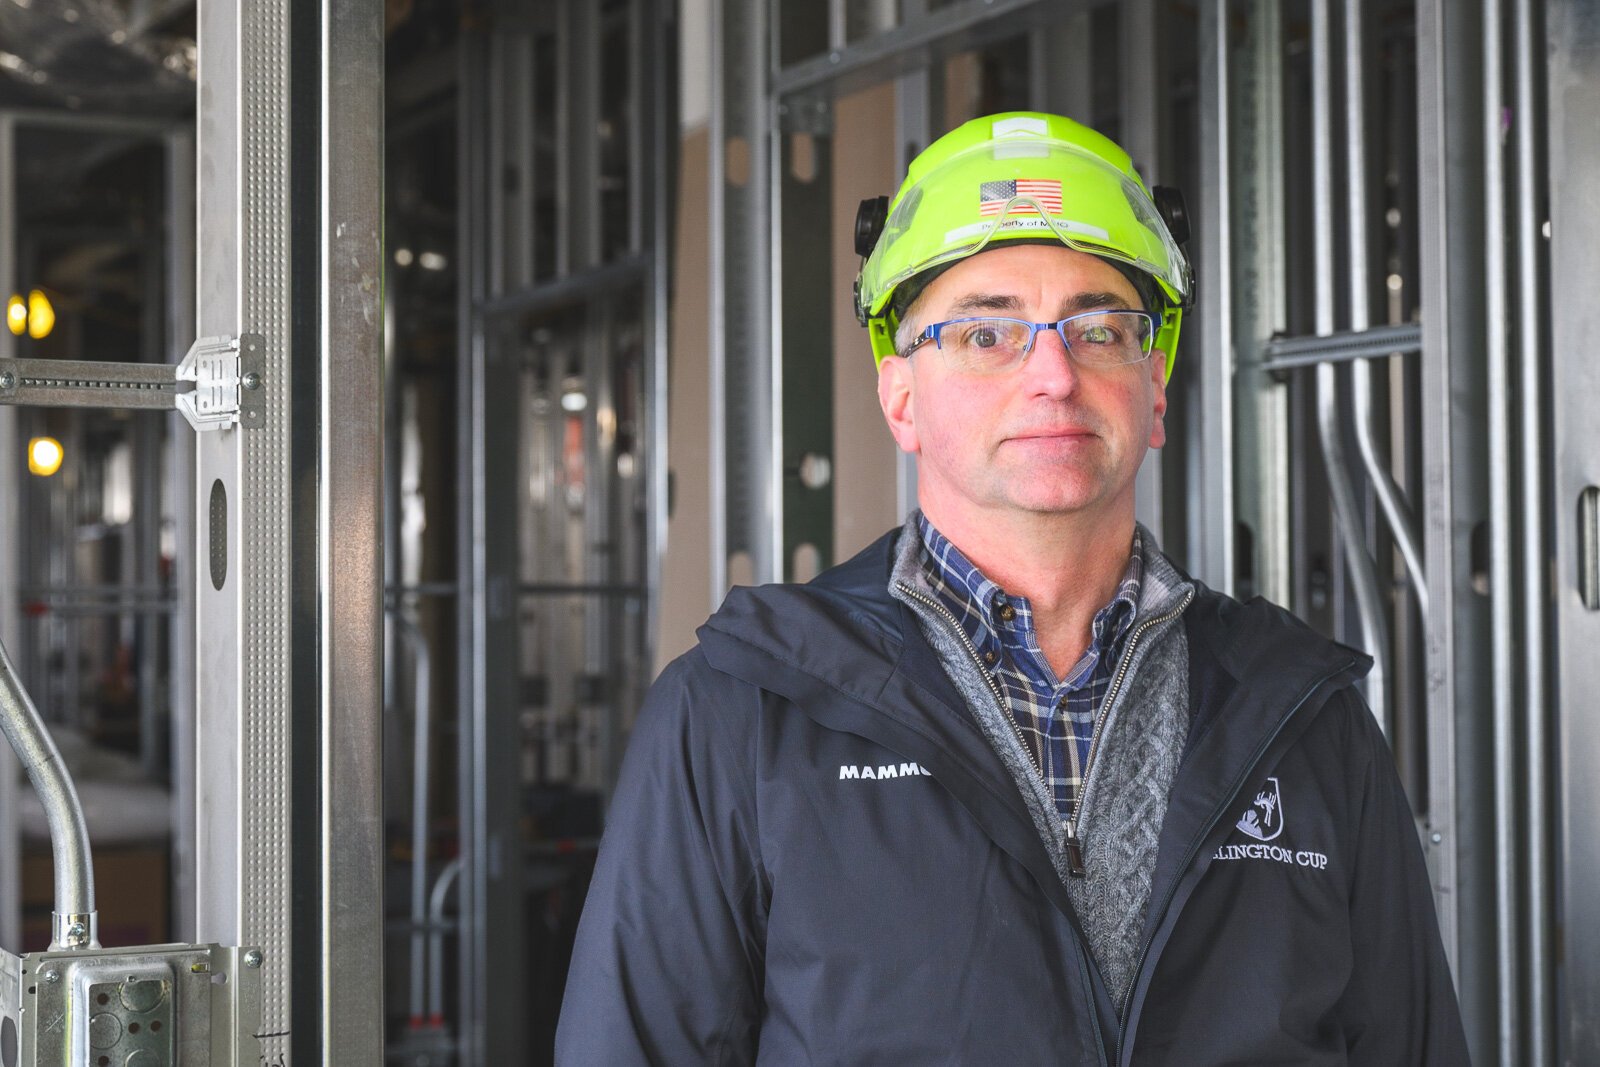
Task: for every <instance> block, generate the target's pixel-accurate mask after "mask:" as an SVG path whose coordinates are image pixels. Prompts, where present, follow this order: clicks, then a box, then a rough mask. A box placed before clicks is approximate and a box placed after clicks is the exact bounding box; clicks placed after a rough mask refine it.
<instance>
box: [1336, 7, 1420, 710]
mask: <svg viewBox="0 0 1600 1067" xmlns="http://www.w3.org/2000/svg"><path fill="white" fill-rule="evenodd" d="M1344 110H1345V128H1346V130H1348V131H1349V136H1348V137H1346V138H1345V195H1346V197H1347V198H1348V207H1347V209H1346V212H1345V216H1346V219H1345V221H1346V223H1347V224H1348V225H1347V228H1346V241H1347V248H1348V250H1349V264H1348V269H1349V277H1350V283H1349V285H1350V321H1349V323H1348V325H1349V328H1350V329H1351V330H1365V329H1367V328H1368V327H1369V326H1371V325H1372V310H1371V290H1372V276H1371V266H1370V261H1369V258H1368V252H1367V245H1368V242H1367V231H1368V227H1369V225H1370V224H1371V221H1370V220H1371V203H1370V201H1369V199H1368V195H1367V139H1366V130H1367V122H1366V115H1367V107H1366V51H1365V31H1364V29H1363V27H1362V21H1361V4H1360V2H1359V0H1345V5H1344ZM1350 391H1351V395H1352V397H1353V400H1354V408H1355V411H1354V420H1353V421H1354V423H1355V431H1356V446H1357V450H1358V451H1359V452H1360V455H1361V459H1362V462H1363V463H1364V465H1365V466H1366V470H1367V478H1368V482H1369V483H1370V485H1371V486H1372V490H1373V495H1374V496H1375V497H1376V498H1377V501H1378V504H1379V506H1380V507H1381V508H1382V510H1383V513H1384V516H1385V517H1386V518H1387V519H1388V521H1389V529H1390V532H1391V533H1392V535H1393V537H1394V540H1395V542H1396V544H1397V545H1398V547H1399V548H1400V553H1401V555H1402V556H1403V557H1404V558H1405V563H1406V573H1407V576H1408V578H1409V579H1410V581H1411V582H1412V583H1413V584H1414V585H1415V586H1416V590H1417V606H1418V608H1419V609H1420V611H1421V613H1422V619H1423V623H1424V625H1426V623H1427V618H1428V589H1427V583H1426V582H1425V581H1424V580H1423V571H1422V553H1421V550H1420V547H1419V544H1418V538H1417V534H1416V528H1415V524H1414V523H1413V521H1412V519H1411V513H1410V509H1409V508H1408V507H1407V506H1406V503H1405V500H1404V499H1403V498H1402V497H1401V494H1400V489H1399V487H1398V486H1396V485H1395V483H1394V478H1393V476H1392V475H1391V474H1390V473H1389V467H1388V464H1387V463H1385V462H1383V460H1382V459H1381V458H1380V457H1379V455H1378V447H1377V442H1376V440H1375V433H1374V431H1373V425H1372V418H1373V416H1372V404H1373V395H1372V366H1371V364H1370V363H1369V362H1368V361H1367V360H1364V359H1360V360H1356V361H1355V362H1354V363H1352V364H1351V365H1350ZM1397 696H1398V694H1397ZM1396 703H1397V704H1400V705H1401V706H1403V704H1404V702H1403V701H1400V700H1397V701H1396ZM1401 736H1402V737H1404V736H1406V734H1405V732H1404V731H1402V735H1401Z"/></svg>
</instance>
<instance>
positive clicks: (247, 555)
mask: <svg viewBox="0 0 1600 1067" xmlns="http://www.w3.org/2000/svg"><path fill="white" fill-rule="evenodd" d="M198 20H199V97H198V99H199V116H198V118H199V138H198V142H197V143H198V144H199V145H200V146H201V147H200V153H201V154H200V161H199V168H200V172H201V174H202V175H203V176H204V177H203V180H202V181H201V182H200V183H199V188H198V197H197V207H198V217H199V223H198V227H197V232H198V235H199V247H198V263H197V268H198V269H197V272H196V273H197V277H198V279H199V289H198V292H197V309H198V310H197V316H196V317H197V320H198V322H197V329H196V335H197V336H202V337H216V336H234V335H237V334H238V333H240V332H242V330H243V329H244V328H248V329H249V330H250V331H251V332H254V333H259V334H262V335H263V336H264V337H265V338H266V349H267V350H266V373H265V379H266V381H267V383H268V388H267V389H266V393H267V396H266V410H265V416H264V418H263V420H262V426H261V427H260V428H259V429H256V430H252V431H250V432H249V433H245V432H243V431H240V430H229V431H222V432H220V433H211V434H205V435H202V439H201V440H200V441H199V442H198V447H197V469H198V474H199V478H198V486H197V488H198V490H199V493H200V498H199V499H200V506H199V509H198V510H199V513H200V524H201V527H200V530H199V532H198V543H199V544H202V545H209V544H212V543H213V542H215V543H216V544H217V545H219V546H221V548H220V551H221V552H223V553H225V558H226V559H227V561H228V567H227V570H226V574H225V577H223V575H222V574H220V573H219V574H216V575H214V576H213V575H208V574H206V573H205V571H206V569H207V568H204V565H202V577H201V579H200V581H199V582H198V583H197V585H198V589H199V593H198V598H197V604H196V616H195V619H196V629H197V640H196V648H197V660H196V664H195V666H196V670H197V685H196V701H197V704H198V706H199V707H201V708H203V709H205V714H204V715H203V717H202V718H201V720H200V722H199V723H198V729H197V731H196V740H195V750H196V751H195V763H196V768H197V773H196V806H197V810H198V811H199V812H201V813H202V816H203V817H202V820H201V828H200V834H199V839H198V844H197V850H196V851H197V867H198V869H199V870H201V871H204V872H205V876H204V877H203V878H201V879H200V880H199V884H198V886H197V901H196V906H197V911H196V931H197V934H198V936H199V938H200V939H201V940H203V941H214V942H217V943H219V944H224V945H242V944H249V945H259V946H260V947H261V948H262V950H263V952H264V954H265V964H264V966H263V968H262V976H261V977H262V1005H261V1009H262V1016H261V1019H262V1027H263V1030H262V1032H263V1033H264V1034H269V1035H272V1036H269V1037H266V1038H264V1039H263V1041H262V1056H263V1057H264V1058H265V1059H267V1060H268V1061H269V1062H271V1061H273V1060H274V1059H277V1060H283V1061H285V1062H287V1059H288V1056H289V1053H290V1031H291V1022H290V993H291V984H292V982H291V976H292V975H294V974H296V973H297V972H296V969H295V966H294V960H293V959H292V958H291V954H290V937H291V915H292V911H293V907H292V880H291V869H290V860H289V857H290V856H291V855H292V854H293V845H294V842H293V839H292V833H291V830H290V823H291V812H290V781H291V780H292V774H293V770H294V768H292V766H291V762H290V759H291V755H290V754H291V731H292V728H291V720H292V710H293V709H292V702H291V699H290V687H289V686H288V685H286V684H285V680H286V678H287V676H288V674H289V671H290V669H291V660H290V644H291V635H290V631H291V628H292V626H291V608H290V598H289V597H288V596H286V595H285V591H286V590H288V589H289V588H290V570H291V557H292V545H291V539H290V511H291V505H292V503H293V498H292V489H291V485H290V462H289V461H290V405H289V390H290V388H291V387H292V382H291V380H290V353H289V335H290V329H291V312H290V247H289V221H290V219H289V201H290V196H289V169H290V167H289V149H288V144H289V96H290V91H289V73H288V72H289V47H288V46H289V25H288V23H289V0H265V2H262V3H256V4H248V5H246V4H237V3H236V4H229V3H219V4H202V5H200V8H199V12H198ZM247 102H248V103H247ZM213 486H217V487H220V488H219V489H218V490H217V493H216V494H215V497H216V498H218V499H225V501H226V506H225V507H223V508H221V509H218V510H216V511H215V513H214V514H215V516H216V519H217V520H220V521H219V524H218V525H217V526H216V527H215V528H213V527H212V521H213V520H212V518H211V516H212V515H213V509H212V508H210V507H209V506H208V503H207V502H208V501H209V500H211V499H213V496H214V494H213ZM215 578H221V579H222V580H220V581H217V580H215Z"/></svg>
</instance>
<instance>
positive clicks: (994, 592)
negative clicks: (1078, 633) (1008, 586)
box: [917, 511, 1144, 648]
mask: <svg viewBox="0 0 1600 1067" xmlns="http://www.w3.org/2000/svg"><path fill="white" fill-rule="evenodd" d="M917 529H918V530H919V531H920V532H921V534H922V547H923V567H924V569H925V570H926V571H927V572H928V577H929V579H930V580H932V582H933V585H934V587H935V588H939V587H940V586H943V587H944V589H945V590H947V591H948V593H949V594H950V595H951V596H954V597H956V598H958V599H960V600H961V601H962V602H963V606H964V607H965V608H966V609H967V611H968V612H969V613H970V614H972V615H975V616H976V617H977V618H979V619H980V620H982V623H983V629H984V631H985V632H986V633H989V634H993V635H996V636H999V635H1002V634H1006V633H1009V632H1010V631H1012V630H1013V629H1014V628H1016V627H1018V626H1020V627H1022V630H1023V633H1022V634H1021V635H1020V636H1022V637H1023V638H1024V639H1026V638H1027V637H1029V636H1031V631H1032V629H1033V610H1032V606H1031V605H1030V604H1029V603H1028V599H1027V598H1026V597H1021V596H1010V595H1008V594H1007V593H1006V591H1005V590H1004V589H1001V588H1000V587H999V586H998V585H996V584H995V583H994V582H992V581H990V580H989V579H988V578H987V577H985V576H984V573H983V572H982V571H980V570H979V569H978V568H977V567H976V566H974V565H973V563H972V561H971V560H969V559H967V557H966V556H965V555H963V554H962V552H961V550H960V549H959V548H957V547H956V546H955V545H954V544H953V543H952V542H951V541H950V540H949V538H947V537H945V536H944V534H942V533H940V532H939V531H938V529H937V528H936V527H935V526H934V525H933V523H931V522H929V521H928V517H927V516H926V515H924V514H922V512H921V511H918V512H917ZM1143 576H1144V536H1143V532H1142V531H1141V530H1140V528H1139V527H1138V526H1137V525H1135V526H1134V528H1133V545H1132V550H1131V551H1130V552H1129V554H1128V566H1127V567H1126V568H1125V569H1124V570H1123V572H1122V578H1121V580H1119V581H1118V583H1117V591H1116V592H1115V593H1114V594H1113V595H1112V597H1111V599H1110V600H1109V601H1108V602H1107V603H1106V605H1105V606H1104V607H1102V608H1101V609H1100V610H1099V611H1097V612H1095V616H1094V622H1093V625H1092V628H1091V640H1092V641H1093V643H1094V644H1095V645H1096V646H1098V647H1100V648H1108V647H1110V646H1111V645H1113V644H1115V643H1116V642H1118V641H1121V640H1122V638H1123V636H1124V635H1125V634H1126V633H1127V632H1128V629H1129V628H1130V627H1131V626H1132V625H1133V619H1134V615H1135V614H1137V612H1138V607H1139V590H1140V583H1141V581H1142V579H1143ZM1005 604H1009V605H1011V606H1012V608H1013V611H1014V612H1015V617H1014V618H1013V619H1012V620H1011V621H1009V622H1001V621H1000V620H999V619H998V618H997V617H996V613H997V611H998V610H999V608H1000V607H1001V606H1002V605H1005Z"/></svg>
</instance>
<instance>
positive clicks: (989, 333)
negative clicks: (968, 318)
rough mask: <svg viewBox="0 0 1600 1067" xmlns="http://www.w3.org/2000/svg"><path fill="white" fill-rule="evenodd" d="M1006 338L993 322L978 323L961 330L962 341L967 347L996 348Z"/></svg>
mask: <svg viewBox="0 0 1600 1067" xmlns="http://www.w3.org/2000/svg"><path fill="white" fill-rule="evenodd" d="M1003 340H1004V338H1002V337H1001V336H1000V330H999V328H998V327H996V326H994V325H993V324H992V323H978V324H976V325H972V326H968V327H967V328H966V329H964V330H962V331H961V343H962V345H963V346H965V347H967V348H994V347H995V346H996V345H998V344H1000V343H1001V342H1002V341H1003Z"/></svg>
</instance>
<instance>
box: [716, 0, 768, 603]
mask: <svg viewBox="0 0 1600 1067" xmlns="http://www.w3.org/2000/svg"><path fill="white" fill-rule="evenodd" d="M768 16H769V11H768V5H767V4H766V3H757V4H746V3H741V2H739V0H713V3H712V5H711V26H712V66H713V74H712V100H711V167H710V171H711V182H710V184H711V190H710V192H711V235H710V236H711V382H710V387H711V390H712V404H711V412H712V426H711V438H712V464H711V467H712V487H711V498H712V535H711V542H712V543H711V552H712V558H711V585H712V588H711V591H710V592H711V602H712V605H713V606H714V605H715V604H716V603H718V602H720V600H721V599H722V595H723V594H724V593H725V592H726V591H727V584H728V561H729V560H730V559H731V558H732V557H733V556H734V555H735V554H737V553H747V554H748V556H749V558H750V563H751V572H752V579H753V580H754V581H756V582H768V581H775V580H777V579H778V578H779V577H780V569H779V559H778V554H779V546H780V545H781V543H782V530H783V516H782V504H781V501H780V500H779V498H778V491H777V490H778V485H779V476H778V475H779V467H780V465H781V454H780V453H781V440H782V438H781V434H782V426H781V419H780V417H779V413H778V405H777V402H776V401H777V398H776V396H775V393H776V390H777V388H778V381H779V375H778V373H777V369H776V364H777V356H776V353H775V351H774V345H773V328H774V327H773V322H772V320H773V309H772V301H773V296H774V294H773V287H772V246H773V232H772V231H773V228H775V227H776V226H777V225H778V220H777V217H776V210H777V205H776V204H775V203H774V195H773V187H772V183H773V178H772V174H771V170H772V162H771V161H772V146H771V143H770V142H771V136H770V131H771V129H772V121H771V119H772V115H771V112H772V110H773V108H774V105H773V103H772V101H770V100H769V99H768V97H767V93H766V87H767V83H768V78H769V77H770V61H769V51H770V39H769V34H768Z"/></svg>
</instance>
